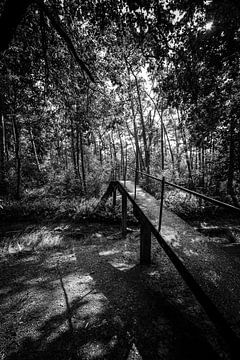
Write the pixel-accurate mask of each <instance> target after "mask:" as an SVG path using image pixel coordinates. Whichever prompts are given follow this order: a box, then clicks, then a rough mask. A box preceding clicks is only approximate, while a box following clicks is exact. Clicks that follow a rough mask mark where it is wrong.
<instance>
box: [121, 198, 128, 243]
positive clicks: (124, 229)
mask: <svg viewBox="0 0 240 360" xmlns="http://www.w3.org/2000/svg"><path fill="white" fill-rule="evenodd" d="M126 235H127V196H126V194H122V237H123V238H124V239H125V238H126Z"/></svg>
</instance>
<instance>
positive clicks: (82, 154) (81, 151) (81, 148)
mask: <svg viewBox="0 0 240 360" xmlns="http://www.w3.org/2000/svg"><path fill="white" fill-rule="evenodd" d="M79 140H80V154H81V169H82V180H83V192H84V193H86V191H87V185H86V171H85V159H84V144H83V136H82V129H81V127H80V128H79Z"/></svg>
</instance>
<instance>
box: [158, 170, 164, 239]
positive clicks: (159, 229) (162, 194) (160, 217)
mask: <svg viewBox="0 0 240 360" xmlns="http://www.w3.org/2000/svg"><path fill="white" fill-rule="evenodd" d="M164 186H165V177H164V176H163V177H162V186H161V201H160V210H159V220H158V231H159V232H160V231H161V226H162V211H163V199H164Z"/></svg>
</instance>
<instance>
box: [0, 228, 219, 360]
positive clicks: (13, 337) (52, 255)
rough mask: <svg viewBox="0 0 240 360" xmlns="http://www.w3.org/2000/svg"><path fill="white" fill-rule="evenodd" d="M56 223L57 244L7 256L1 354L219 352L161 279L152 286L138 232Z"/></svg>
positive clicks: (150, 358)
mask: <svg viewBox="0 0 240 360" xmlns="http://www.w3.org/2000/svg"><path fill="white" fill-rule="evenodd" d="M53 230H54V231H55V230H56V231H55V233H56V232H58V233H60V234H61V236H60V237H61V241H60V244H58V246H56V247H52V248H48V249H35V250H29V251H27V252H26V251H21V252H19V253H15V254H13V255H7V256H5V257H4V258H2V259H1V262H0V273H1V292H0V305H1V309H2V313H1V319H0V320H1V330H0V338H1V342H2V344H0V351H1V352H0V358H1V360H3V359H4V360H5V359H8V360H14V359H15V360H20V359H21V360H23V359H24V360H30V359H37V360H43V359H62V360H67V359H68V360H70V359H83V360H91V359H99V360H100V359H109V360H110V359H112V360H113V359H116V360H118V359H119V360H120V359H123V360H124V359H127V360H133V359H134V360H138V359H143V360H154V359H167V360H170V359H172V360H174V359H185V360H187V359H189V360H190V359H195V360H196V359H202V358H205V359H217V358H218V357H217V356H216V354H215V353H214V352H213V350H212V348H211V347H210V345H209V343H208V342H207V340H206V338H205V337H204V336H203V333H202V332H201V329H199V327H198V326H195V325H193V323H192V322H191V321H189V319H188V316H186V314H185V313H184V311H182V308H181V307H177V306H174V305H173V303H172V302H170V301H169V300H168V297H167V292H166V291H161V289H162V287H161V284H160V286H158V288H157V289H156V287H155V288H154V289H153V288H151V286H149V282H148V279H149V276H150V273H151V268H144V267H141V266H138V265H137V264H138V262H139V261H138V246H139V239H138V233H135V232H134V233H131V234H129V236H128V238H127V239H126V240H122V239H121V235H120V232H119V228H118V227H116V226H114V227H109V226H106V225H105V226H100V225H98V224H95V225H94V226H82V227H78V228H76V227H71V226H68V227H67V228H62V230H61V228H60V227H59V226H58V227H55V228H51V231H53ZM45 235H46V234H45ZM167 271H168V270H167ZM152 272H156V266H155V267H154V268H152ZM172 276H173V277H174V275H172ZM166 278H167V276H166ZM162 281H164V277H163V278H162ZM160 282H161V279H160ZM163 285H164V284H163ZM167 286H168V285H167ZM163 287H164V286H163ZM165 288H166V284H165Z"/></svg>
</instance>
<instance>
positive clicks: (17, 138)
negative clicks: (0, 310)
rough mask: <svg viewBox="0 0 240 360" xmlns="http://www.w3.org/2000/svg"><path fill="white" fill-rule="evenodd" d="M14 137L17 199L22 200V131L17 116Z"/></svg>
mask: <svg viewBox="0 0 240 360" xmlns="http://www.w3.org/2000/svg"><path fill="white" fill-rule="evenodd" d="M12 125H13V135H14V140H15V161H16V195H15V196H16V199H20V187H21V155H20V129H19V127H18V124H17V121H16V116H15V115H13V117H12Z"/></svg>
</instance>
